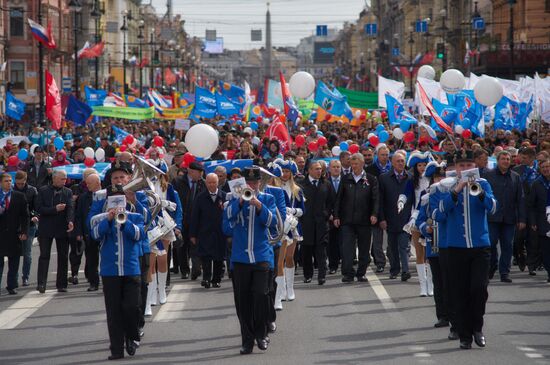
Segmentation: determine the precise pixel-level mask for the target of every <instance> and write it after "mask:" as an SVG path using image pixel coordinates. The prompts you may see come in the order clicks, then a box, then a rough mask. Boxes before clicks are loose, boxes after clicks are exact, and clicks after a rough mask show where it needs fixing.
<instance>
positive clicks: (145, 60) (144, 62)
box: [138, 57, 149, 68]
mask: <svg viewBox="0 0 550 365" xmlns="http://www.w3.org/2000/svg"><path fill="white" fill-rule="evenodd" d="M148 65H149V59H148V58H147V57H144V58H143V59H142V60H141V62H140V63H138V67H139V68H144V67H147V66H148Z"/></svg>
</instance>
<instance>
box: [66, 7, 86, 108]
mask: <svg viewBox="0 0 550 365" xmlns="http://www.w3.org/2000/svg"><path fill="white" fill-rule="evenodd" d="M67 7H68V8H69V10H70V11H72V12H73V13H74V17H73V20H74V21H73V30H74V81H75V95H76V98H77V99H79V98H80V80H79V78H78V38H77V37H78V32H77V29H76V28H77V14H78V13H80V11H81V10H82V6H81V5H80V2H79V1H78V0H70V1H69V4H68V5H67Z"/></svg>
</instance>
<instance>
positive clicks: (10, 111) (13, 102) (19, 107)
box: [6, 91, 27, 120]
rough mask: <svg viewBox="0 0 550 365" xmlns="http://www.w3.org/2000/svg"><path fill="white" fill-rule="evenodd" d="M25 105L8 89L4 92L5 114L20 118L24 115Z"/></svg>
mask: <svg viewBox="0 0 550 365" xmlns="http://www.w3.org/2000/svg"><path fill="white" fill-rule="evenodd" d="M26 106H27V105H26V104H25V103H24V102H22V101H21V100H19V99H17V98H16V97H15V96H14V95H13V94H12V93H11V92H10V91H8V92H7V93H6V115H7V116H8V117H10V118H13V119H15V120H21V118H23V115H25V107H26Z"/></svg>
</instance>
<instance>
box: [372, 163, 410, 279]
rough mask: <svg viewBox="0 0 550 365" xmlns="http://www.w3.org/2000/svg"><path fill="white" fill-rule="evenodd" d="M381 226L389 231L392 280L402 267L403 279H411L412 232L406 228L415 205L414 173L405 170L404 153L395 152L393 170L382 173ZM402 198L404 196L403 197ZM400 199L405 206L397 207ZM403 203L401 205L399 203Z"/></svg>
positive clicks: (380, 182) (380, 179)
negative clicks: (410, 236)
mask: <svg viewBox="0 0 550 365" xmlns="http://www.w3.org/2000/svg"><path fill="white" fill-rule="evenodd" d="M379 186H380V213H379V216H380V228H382V229H383V230H387V232H388V257H389V259H390V279H395V278H396V277H397V275H398V274H399V271H400V270H402V273H401V280H402V281H407V280H409V279H410V278H411V274H410V273H409V235H408V234H407V233H406V232H405V231H403V227H404V226H405V225H406V224H407V222H409V220H410V218H411V210H412V207H413V205H414V203H415V202H414V187H413V184H412V176H411V174H410V173H409V172H407V171H405V155H404V154H402V153H395V154H394V155H393V157H392V169H391V170H390V171H389V172H386V173H384V174H382V175H380V178H379ZM402 197H405V199H404V200H402ZM398 201H400V202H402V203H403V204H402V206H399V207H398ZM400 205H401V204H400Z"/></svg>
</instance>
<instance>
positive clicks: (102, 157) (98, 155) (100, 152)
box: [95, 147, 105, 162]
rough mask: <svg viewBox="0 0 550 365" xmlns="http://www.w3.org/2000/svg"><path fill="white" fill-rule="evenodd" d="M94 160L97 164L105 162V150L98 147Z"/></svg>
mask: <svg viewBox="0 0 550 365" xmlns="http://www.w3.org/2000/svg"><path fill="white" fill-rule="evenodd" d="M95 159H96V161H97V162H103V161H105V150H104V149H103V148H101V147H99V148H98V149H97V150H96V151H95Z"/></svg>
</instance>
